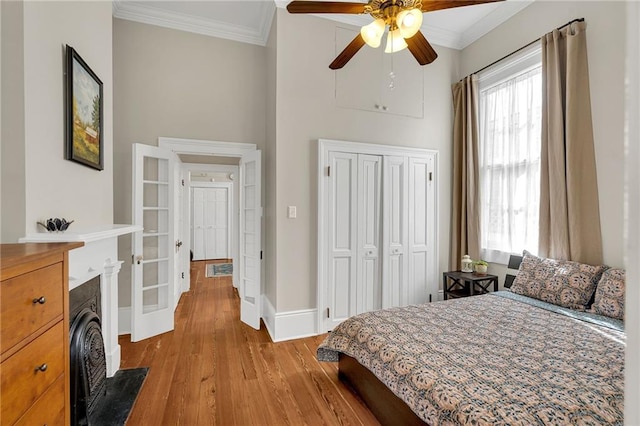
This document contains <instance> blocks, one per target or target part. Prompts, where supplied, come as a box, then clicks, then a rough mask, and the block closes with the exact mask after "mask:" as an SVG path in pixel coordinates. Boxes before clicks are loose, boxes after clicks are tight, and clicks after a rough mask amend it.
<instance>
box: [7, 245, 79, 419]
mask: <svg viewBox="0 0 640 426" xmlns="http://www.w3.org/2000/svg"><path fill="white" fill-rule="evenodd" d="M83 245H84V244H83V243H80V242H75V243H46V244H2V245H0V281H1V282H0V291H1V293H2V299H1V301H0V339H1V341H2V348H1V349H0V352H1V353H0V362H1V366H0V368H1V369H2V377H1V379H0V382H1V383H0V393H1V394H2V400H1V401H0V417H1V418H2V424H3V425H5V424H7V425H14V424H20V425H32V424H48V425H68V424H70V402H69V401H70V389H69V388H70V383H69V345H68V341H69V291H68V276H69V273H68V256H69V255H68V252H69V250H73V249H75V248H78V247H82V246H83Z"/></svg>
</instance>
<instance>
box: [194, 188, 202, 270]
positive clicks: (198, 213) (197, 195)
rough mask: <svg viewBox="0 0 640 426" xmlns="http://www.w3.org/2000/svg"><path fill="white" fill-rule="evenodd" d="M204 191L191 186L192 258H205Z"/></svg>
mask: <svg viewBox="0 0 640 426" xmlns="http://www.w3.org/2000/svg"><path fill="white" fill-rule="evenodd" d="M204 211H205V208H204V191H203V189H202V188H193V222H192V224H193V225H192V226H193V235H192V236H191V242H192V243H191V244H192V245H193V260H203V259H205V219H204Z"/></svg>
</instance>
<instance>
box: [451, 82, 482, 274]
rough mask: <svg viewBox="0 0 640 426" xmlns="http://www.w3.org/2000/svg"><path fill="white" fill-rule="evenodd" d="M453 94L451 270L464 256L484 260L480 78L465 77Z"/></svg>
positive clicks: (456, 85) (457, 265) (456, 266)
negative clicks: (481, 195) (480, 155)
mask: <svg viewBox="0 0 640 426" xmlns="http://www.w3.org/2000/svg"><path fill="white" fill-rule="evenodd" d="M452 92H453V185H452V199H453V200H452V211H451V241H450V253H449V267H450V269H451V270H452V271H455V270H459V269H460V261H461V259H462V256H464V255H465V254H468V255H469V256H471V258H472V259H479V258H480V203H479V199H480V194H479V191H480V186H479V177H478V173H479V171H478V79H477V76H476V75H471V76H468V77H465V78H464V79H463V80H462V81H460V82H458V83H456V84H454V85H453V86H452Z"/></svg>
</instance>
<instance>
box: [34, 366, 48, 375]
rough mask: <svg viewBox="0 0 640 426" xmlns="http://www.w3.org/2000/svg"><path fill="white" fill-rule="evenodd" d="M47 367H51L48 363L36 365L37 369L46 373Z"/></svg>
mask: <svg viewBox="0 0 640 426" xmlns="http://www.w3.org/2000/svg"><path fill="white" fill-rule="evenodd" d="M47 368H49V366H48V365H47V364H42V365H41V366H38V367H36V371H42V372H43V373H44V372H45V371H47Z"/></svg>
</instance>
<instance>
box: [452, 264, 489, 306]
mask: <svg viewBox="0 0 640 426" xmlns="http://www.w3.org/2000/svg"><path fill="white" fill-rule="evenodd" d="M491 284H493V291H498V276H497V275H490V274H484V275H479V274H474V273H471V272H462V271H450V272H444V273H443V274H442V293H443V296H444V300H447V299H449V298H458V297H467V296H475V295H477V294H485V293H488V292H489V291H490V290H489V286H490V285H491Z"/></svg>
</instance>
